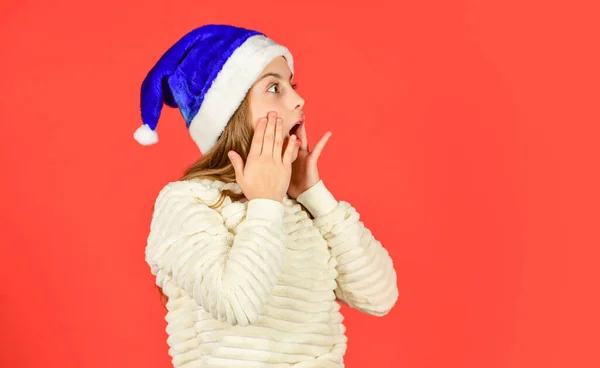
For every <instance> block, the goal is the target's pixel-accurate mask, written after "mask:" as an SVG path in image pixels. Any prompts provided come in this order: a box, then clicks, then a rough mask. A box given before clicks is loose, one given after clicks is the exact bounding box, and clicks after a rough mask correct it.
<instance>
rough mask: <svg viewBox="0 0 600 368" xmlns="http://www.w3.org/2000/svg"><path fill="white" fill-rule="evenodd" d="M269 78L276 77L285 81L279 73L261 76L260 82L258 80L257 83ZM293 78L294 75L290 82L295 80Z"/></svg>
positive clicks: (291, 76)
mask: <svg viewBox="0 0 600 368" xmlns="http://www.w3.org/2000/svg"><path fill="white" fill-rule="evenodd" d="M267 77H275V78H277V79H282V80H283V79H284V78H283V77H282V76H281V74H279V73H265V74H263V75H261V76H260V78H258V80H257V81H256V82H257V83H258V82H260V81H261V80H263V79H265V78H267ZM293 77H294V75H293V74H292V75H290V81H291V80H292V78H293Z"/></svg>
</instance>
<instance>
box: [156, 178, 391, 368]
mask: <svg viewBox="0 0 600 368" xmlns="http://www.w3.org/2000/svg"><path fill="white" fill-rule="evenodd" d="M224 189H230V190H233V191H234V192H236V193H241V191H240V188H239V186H238V185H237V184H236V183H223V182H220V181H212V180H206V179H204V180H194V181H179V182H172V183H169V184H167V185H166V186H165V187H164V188H163V189H162V190H161V191H160V193H159V195H158V197H157V199H156V204H155V211H154V215H153V218H152V223H151V228H150V234H149V236H148V245H147V247H146V261H147V262H148V264H149V265H150V268H151V272H152V274H153V275H155V276H156V283H157V285H158V286H160V287H161V288H163V291H164V293H165V295H166V296H167V297H168V298H169V301H168V303H167V309H168V312H167V315H166V321H167V333H168V335H169V337H168V340H167V343H168V345H169V347H170V349H169V355H170V356H171V357H172V363H173V365H174V366H175V367H186V368H192V367H228V368H233V367H296V368H308V367H331V368H334V367H336V368H339V367H343V366H344V362H343V356H344V353H345V351H346V340H347V338H346V336H345V334H344V332H345V327H344V326H343V324H342V319H343V317H342V315H341V314H340V312H339V310H340V305H339V304H338V303H337V301H336V297H337V299H339V300H340V301H342V302H344V303H346V304H348V305H349V306H350V307H352V308H356V309H358V310H360V311H362V312H365V313H368V314H372V315H376V316H382V315H384V314H386V313H387V312H388V311H389V310H390V309H391V308H392V306H393V305H394V304H395V303H396V300H397V298H398V289H397V285H396V272H395V270H394V267H393V264H392V260H391V258H390V256H389V255H388V252H387V251H386V250H385V249H384V248H383V247H382V246H381V244H380V243H379V242H378V241H377V240H376V239H375V238H374V237H373V235H372V234H371V232H370V231H369V230H368V229H367V228H365V227H364V225H363V223H362V222H360V221H359V215H358V213H357V212H356V210H355V209H354V208H353V207H352V206H351V205H350V204H348V203H347V202H343V201H339V202H338V201H337V200H336V199H335V198H334V197H333V195H332V194H331V193H330V192H329V191H328V190H327V188H326V187H325V185H324V184H323V182H322V181H320V182H319V183H318V184H316V185H315V186H313V187H312V188H310V189H308V190H307V191H305V192H304V193H302V194H301V195H300V196H299V197H298V198H297V201H296V200H293V199H290V198H289V197H288V196H286V197H285V199H283V201H282V202H278V201H273V200H268V199H253V200H250V201H247V200H242V201H236V202H234V201H232V200H231V198H229V197H226V198H225V201H224V202H223V204H222V205H220V206H219V207H218V208H216V209H211V208H209V207H208V205H212V204H214V203H216V202H217V200H218V199H219V197H220V193H221V190H224ZM298 202H299V203H302V204H303V205H304V206H305V207H306V209H307V210H308V211H310V213H311V214H312V215H313V217H314V219H311V218H310V217H309V216H308V214H307V213H306V212H305V211H304V210H303V209H302V208H301V206H300V205H299V204H298Z"/></svg>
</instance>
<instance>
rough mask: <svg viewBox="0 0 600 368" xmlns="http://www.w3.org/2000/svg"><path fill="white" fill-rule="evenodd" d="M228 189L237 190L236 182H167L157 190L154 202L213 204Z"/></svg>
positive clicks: (197, 180) (205, 180)
mask: <svg viewBox="0 0 600 368" xmlns="http://www.w3.org/2000/svg"><path fill="white" fill-rule="evenodd" d="M224 190H230V191H233V192H235V193H237V192H239V186H238V185H237V184H236V183H225V182H222V181H218V180H211V179H194V180H179V181H172V182H169V183H167V184H166V185H164V186H163V187H162V189H161V190H160V191H159V193H158V196H157V198H156V203H161V202H165V201H169V202H170V201H173V200H176V201H195V202H198V203H205V204H208V205H210V204H213V203H216V202H218V201H219V200H220V198H221V196H222V192H223V191H224Z"/></svg>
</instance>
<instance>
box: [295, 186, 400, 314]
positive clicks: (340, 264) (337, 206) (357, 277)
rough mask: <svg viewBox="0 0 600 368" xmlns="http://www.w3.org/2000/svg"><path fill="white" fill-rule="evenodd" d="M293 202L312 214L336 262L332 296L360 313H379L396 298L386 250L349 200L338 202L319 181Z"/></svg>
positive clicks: (384, 312) (393, 302) (394, 272)
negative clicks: (333, 294) (336, 285)
mask: <svg viewBox="0 0 600 368" xmlns="http://www.w3.org/2000/svg"><path fill="white" fill-rule="evenodd" d="M297 201H298V202H300V203H301V204H302V205H304V207H306V209H307V210H308V211H309V212H310V213H311V214H312V215H313V217H314V224H315V226H316V227H317V228H318V229H319V231H320V232H321V234H322V235H323V237H324V238H325V240H326V241H327V243H328V244H329V247H330V248H331V252H332V255H333V256H334V257H335V258H336V263H337V267H336V269H337V271H338V277H337V283H338V287H337V289H336V290H335V293H336V296H337V297H338V298H339V299H340V300H341V301H342V302H344V303H346V304H348V305H349V306H350V307H352V308H354V309H357V310H359V311H361V312H363V313H367V314H371V315H375V316H383V315H385V314H387V313H388V312H389V311H390V310H391V308H392V307H393V306H394V304H395V303H396V301H397V299H398V287H397V280H396V271H395V270H394V266H393V262H392V259H391V257H390V256H389V254H388V252H387V250H386V249H385V248H384V247H383V246H382V245H381V243H380V242H379V241H377V240H376V239H375V238H374V236H373V234H372V233H371V231H370V230H369V229H368V228H366V227H365V226H364V224H363V223H362V222H361V221H359V217H360V216H359V214H358V213H357V211H356V209H355V208H354V207H352V206H351V205H350V204H349V203H347V202H344V201H340V202H338V201H337V200H336V199H335V198H334V196H333V195H332V194H331V192H329V190H328V189H327V188H326V187H325V185H324V184H323V181H319V182H318V183H317V184H315V185H314V186H312V187H311V188H309V189H308V190H306V191H305V192H303V193H301V194H300V195H299V196H298V198H297Z"/></svg>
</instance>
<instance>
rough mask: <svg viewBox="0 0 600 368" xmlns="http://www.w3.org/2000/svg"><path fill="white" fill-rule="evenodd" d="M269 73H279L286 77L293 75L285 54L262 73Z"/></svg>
mask: <svg viewBox="0 0 600 368" xmlns="http://www.w3.org/2000/svg"><path fill="white" fill-rule="evenodd" d="M267 73H277V74H279V75H281V76H282V77H283V78H284V79H289V77H290V76H291V75H292V72H291V71H290V67H289V66H288V64H287V61H286V60H285V58H284V57H283V56H280V57H278V58H276V59H274V60H273V61H271V62H270V63H269V65H267V66H266V67H265V69H264V70H263V72H262V73H261V75H264V74H267Z"/></svg>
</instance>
